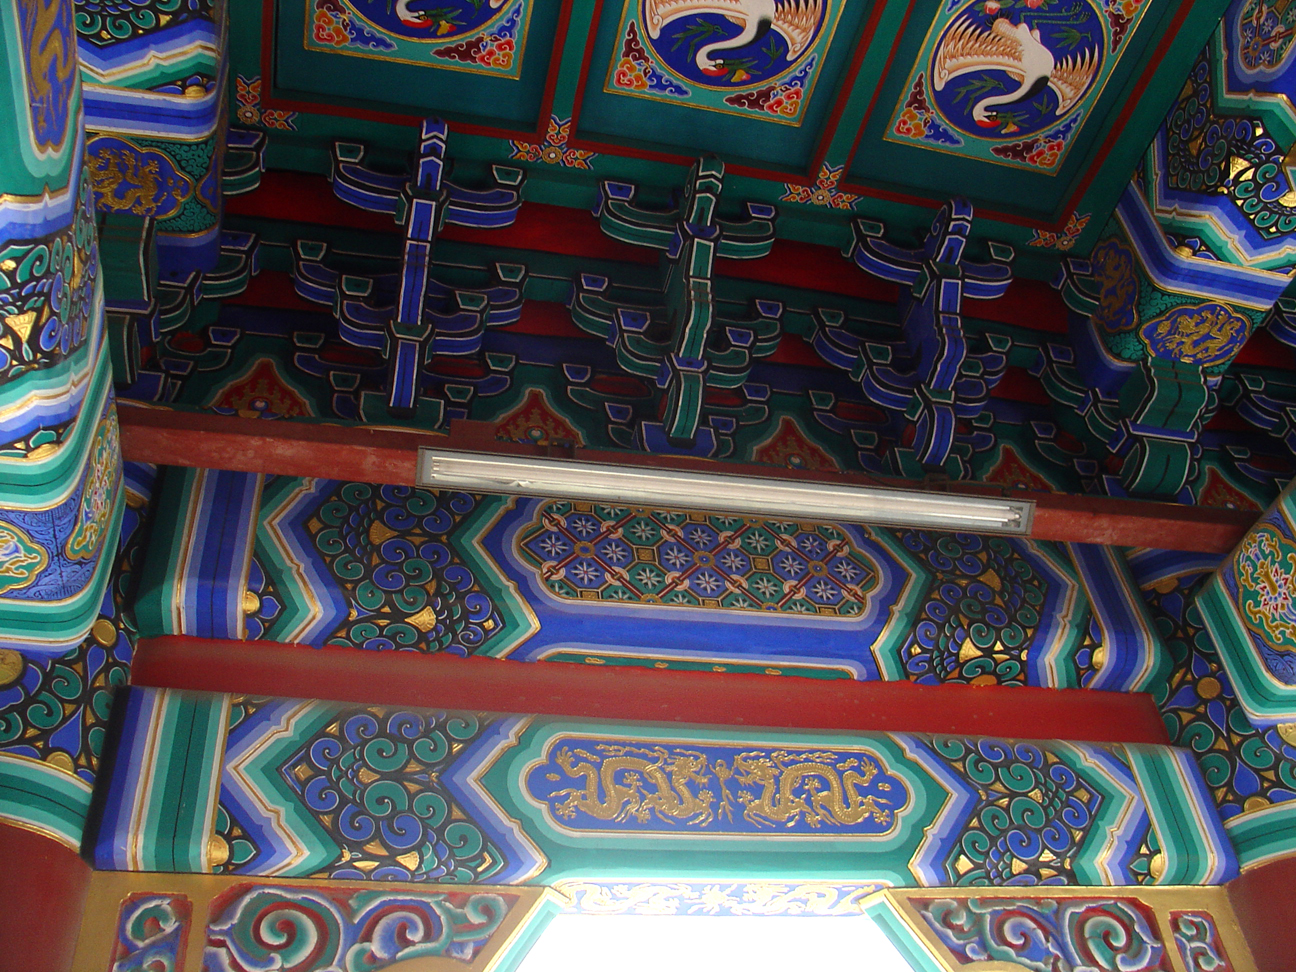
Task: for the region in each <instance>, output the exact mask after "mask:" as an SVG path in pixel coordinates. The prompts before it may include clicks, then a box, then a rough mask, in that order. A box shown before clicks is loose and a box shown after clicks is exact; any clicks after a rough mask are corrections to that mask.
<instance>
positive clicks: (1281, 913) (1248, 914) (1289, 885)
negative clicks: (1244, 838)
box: [1228, 857, 1296, 972]
mask: <svg viewBox="0 0 1296 972" xmlns="http://www.w3.org/2000/svg"><path fill="white" fill-rule="evenodd" d="M1228 892H1229V899H1230V900H1231V901H1232V902H1233V910H1234V912H1235V913H1236V914H1237V919H1238V924H1239V925H1241V926H1242V933H1243V934H1244V935H1246V940H1247V944H1248V945H1250V946H1251V954H1252V955H1253V956H1254V957H1255V961H1256V969H1257V970H1258V972H1292V970H1293V969H1296V857H1286V858H1283V859H1281V860H1277V861H1273V862H1271V863H1269V864H1262V865H1260V866H1259V867H1255V868H1251V869H1250V870H1248V871H1246V872H1245V873H1244V874H1243V875H1242V876H1241V877H1239V878H1236V879H1234V880H1233V881H1231V882H1229V885H1228Z"/></svg>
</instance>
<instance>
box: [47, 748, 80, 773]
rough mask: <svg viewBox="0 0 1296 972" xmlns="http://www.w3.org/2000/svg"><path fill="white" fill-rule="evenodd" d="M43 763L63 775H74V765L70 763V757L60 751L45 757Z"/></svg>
mask: <svg viewBox="0 0 1296 972" xmlns="http://www.w3.org/2000/svg"><path fill="white" fill-rule="evenodd" d="M45 762H47V763H49V764H50V765H51V766H54V767H57V768H58V769H61V770H62V771H63V772H64V773H75V772H76V764H74V763H73V762H72V757H71V756H69V755H68V754H67V753H65V752H62V751H57V752H53V753H50V754H49V755H48V756H46V757H45Z"/></svg>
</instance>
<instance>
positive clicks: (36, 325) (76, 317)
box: [0, 166, 99, 384]
mask: <svg viewBox="0 0 1296 972" xmlns="http://www.w3.org/2000/svg"><path fill="white" fill-rule="evenodd" d="M94 178H95V177H94V171H93V168H92V166H87V167H86V169H84V170H82V177H81V183H80V185H79V186H78V187H77V200H76V208H75V211H74V213H73V215H72V219H71V220H70V222H69V223H68V224H67V225H64V226H62V227H60V228H59V229H56V230H55V231H54V232H52V233H49V234H48V235H45V236H42V237H40V238H36V239H21V240H8V241H2V242H0V384H3V383H4V382H7V381H10V380H12V379H14V378H17V377H18V376H19V375H22V374H25V373H27V372H29V371H34V370H37V369H41V368H50V367H53V366H55V365H57V364H59V363H60V362H62V361H65V360H66V359H67V358H68V357H70V356H72V355H74V354H75V353H76V351H77V350H78V349H79V348H80V347H81V346H82V345H83V344H85V342H86V338H87V337H89V336H90V335H91V334H92V333H93V326H92V325H93V322H94V314H95V287H96V286H97V284H98V282H99V248H98V246H97V245H96V241H95V196H94V192H93V190H92V187H93V183H94Z"/></svg>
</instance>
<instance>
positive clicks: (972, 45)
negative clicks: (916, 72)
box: [931, 16, 1102, 134]
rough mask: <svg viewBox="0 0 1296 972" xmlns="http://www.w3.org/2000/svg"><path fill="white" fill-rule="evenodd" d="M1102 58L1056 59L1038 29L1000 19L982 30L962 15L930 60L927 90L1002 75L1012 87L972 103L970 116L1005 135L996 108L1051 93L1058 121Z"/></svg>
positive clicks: (1006, 125) (1008, 126) (1091, 54)
mask: <svg viewBox="0 0 1296 972" xmlns="http://www.w3.org/2000/svg"><path fill="white" fill-rule="evenodd" d="M1101 59H1102V55H1101V50H1100V49H1092V48H1090V49H1085V50H1082V51H1078V52H1075V53H1072V54H1068V55H1067V56H1066V57H1064V58H1062V59H1061V60H1059V59H1057V58H1056V57H1055V56H1054V54H1053V52H1052V51H1051V50H1049V48H1048V47H1047V46H1046V45H1045V43H1044V41H1043V39H1042V38H1041V36H1040V31H1039V29H1038V27H1032V26H1030V25H1028V24H1026V23H1024V22H1023V23H1018V24H1014V23H1011V22H1010V21H1009V20H1008V19H1007V18H1005V17H999V18H997V19H996V20H995V21H994V23H993V24H991V26H990V27H989V29H986V28H985V27H983V26H981V25H979V24H977V23H976V22H974V21H973V20H971V19H969V18H968V17H966V16H965V17H962V18H960V19H959V20H957V21H956V22H955V23H954V24H953V25H952V26H951V27H950V29H949V30H948V31H947V32H946V34H945V36H944V37H942V38H941V43H940V46H939V47H938V48H937V49H936V53H935V56H934V57H933V58H932V68H931V74H932V87H933V88H934V89H935V90H936V91H943V90H944V89H945V86H946V85H947V84H949V83H950V81H952V80H953V79H954V78H957V77H960V76H962V75H969V74H973V73H976V72H981V71H1002V72H1003V73H1005V74H1007V75H1008V76H1009V77H1010V78H1012V79H1013V80H1014V81H1016V82H1017V87H1016V88H1015V89H1012V90H1009V91H1006V92H1004V93H1003V94H997V95H985V96H984V97H981V98H979V99H978V100H976V101H975V102H974V103H973V104H972V112H971V114H972V120H973V121H975V122H976V124H977V125H979V126H981V127H982V128H999V129H1000V130H1001V131H1002V132H1003V133H1004V134H1010V133H1011V132H1013V131H1014V126H1013V123H1012V122H1011V120H1008V121H1004V120H1002V119H1001V118H1000V117H998V116H999V112H998V111H997V109H999V108H1002V107H1005V106H1008V105H1012V104H1016V103H1018V102H1023V101H1026V100H1028V99H1030V98H1033V97H1035V96H1036V95H1038V94H1040V93H1041V92H1043V91H1044V90H1045V89H1051V90H1052V92H1053V94H1054V95H1055V96H1056V97H1057V105H1056V106H1055V107H1054V108H1053V113H1054V114H1055V115H1056V116H1057V118H1058V119H1061V118H1063V117H1065V116H1066V114H1067V113H1068V112H1069V111H1070V110H1071V109H1072V108H1073V107H1075V105H1076V104H1077V103H1079V101H1080V99H1081V98H1083V97H1084V96H1085V93H1086V92H1087V91H1088V90H1089V86H1090V85H1091V84H1092V83H1093V79H1094V77H1095V76H1096V75H1097V73H1098V67H1099V64H1100V62H1101Z"/></svg>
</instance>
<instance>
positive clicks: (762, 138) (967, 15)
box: [230, 0, 1224, 245]
mask: <svg viewBox="0 0 1296 972" xmlns="http://www.w3.org/2000/svg"><path fill="white" fill-rule="evenodd" d="M1223 9H1224V4H1223V3H1220V2H1218V0H1211V2H1198V3H1192V4H1182V3H1175V2H1169V0H879V2H871V0H788V2H784V3H776V2H774V0H275V2H267V3H265V4H264V5H263V4H259V3H257V2H255V0H231V2H230V14H231V30H232V33H231V38H230V40H231V44H230V51H231V66H232V70H233V72H234V73H235V74H236V76H237V83H238V92H239V94H238V98H239V101H240V105H241V106H242V108H243V109H251V110H253V111H261V112H264V111H265V110H266V109H269V110H270V111H271V112H279V113H281V114H282V115H283V118H284V125H283V128H284V129H288V128H291V129H292V130H293V131H291V132H289V131H283V132H282V133H280V132H276V133H275V137H274V139H273V141H272V149H271V152H270V155H269V156H268V159H267V162H268V164H269V165H270V166H271V167H285V168H308V169H313V170H315V171H320V172H325V171H327V159H326V158H324V157H322V153H321V149H322V148H323V147H324V145H326V144H327V140H328V139H331V138H335V137H344V138H346V137H353V138H356V139H357V140H359V139H363V140H365V141H367V142H368V143H370V144H371V145H372V146H374V151H375V153H378V155H376V156H375V157H376V158H377V157H380V156H381V153H382V151H383V150H384V149H386V150H387V151H388V152H389V153H391V157H390V161H392V162H393V163H396V162H398V161H399V160H401V159H402V158H403V155H404V153H405V152H406V151H408V150H409V149H410V148H412V147H413V146H412V143H411V137H412V135H413V132H414V127H413V126H414V125H415V124H416V123H417V121H418V120H419V119H421V118H423V117H425V116H430V115H436V116H439V117H442V118H444V119H446V120H447V121H448V122H449V123H450V133H451V134H450V145H449V148H450V154H452V155H453V156H454V157H455V158H456V161H457V163H458V164H459V165H460V166H461V167H462V166H465V165H468V166H471V163H472V161H473V160H476V161H478V162H493V163H498V162H501V161H505V160H515V161H525V162H534V163H542V164H541V165H537V166H535V167H528V168H529V178H530V183H529V185H528V191H527V198H528V199H532V200H535V201H540V202H553V203H559V204H567V205H582V206H584V205H589V204H591V203H592V202H593V194H594V191H595V187H596V178H590V177H589V176H596V177H598V178H617V179H624V180H627V181H635V182H639V183H641V184H645V185H648V186H659V187H673V186H676V185H678V183H679V181H680V178H681V175H682V173H681V172H680V170H679V168H678V166H682V165H687V164H690V163H691V162H692V161H693V160H694V159H696V158H697V157H698V156H699V155H700V154H702V153H707V152H709V153H715V154H717V155H718V156H720V157H721V158H722V159H723V160H724V161H725V162H726V163H727V166H728V173H729V175H730V177H731V185H734V186H735V190H734V191H735V193H736V194H737V195H738V196H740V197H743V198H752V199H756V200H759V201H761V202H768V203H773V204H782V205H781V206H780V209H781V212H780V216H781V225H780V228H779V235H780V236H789V237H793V238H800V239H805V240H810V241H814V242H828V243H833V244H842V243H844V242H846V241H847V240H848V239H849V234H848V229H847V218H846V217H847V216H848V214H851V213H854V214H857V215H865V216H867V217H869V218H874V219H879V220H884V221H886V222H887V224H888V226H889V227H897V226H898V227H900V228H901V229H902V230H905V229H909V228H915V229H916V228H919V227H922V226H925V224H926V223H927V222H928V221H929V220H930V217H931V210H932V208H933V207H934V206H936V205H939V203H940V202H943V201H944V200H946V199H948V198H950V197H951V196H954V195H963V196H966V197H967V198H968V199H969V200H970V201H971V202H972V203H973V205H974V206H975V207H976V209H977V212H978V216H979V226H980V228H981V232H984V233H986V234H988V235H989V236H991V237H993V238H998V239H1002V240H1004V241H1005V242H1009V243H1013V244H1016V245H1021V244H1024V243H1028V242H1029V241H1030V240H1032V239H1035V238H1037V237H1038V232H1037V231H1041V232H1054V233H1063V234H1066V233H1068V232H1069V233H1070V238H1071V239H1072V240H1075V239H1077V238H1078V239H1079V240H1080V241H1081V243H1082V245H1083V243H1085V242H1088V240H1087V238H1086V236H1085V233H1086V232H1087V233H1089V234H1090V235H1094V234H1096V232H1097V229H1098V224H1100V223H1101V221H1102V216H1101V215H1099V216H1098V218H1091V220H1089V221H1086V220H1085V217H1086V216H1090V217H1092V216H1093V215H1094V214H1106V213H1107V212H1110V211H1111V209H1112V208H1113V206H1114V205H1115V202H1116V199H1117V198H1118V196H1119V194H1120V192H1121V190H1122V189H1123V187H1124V186H1125V185H1126V184H1127V182H1128V180H1129V177H1130V174H1131V173H1132V172H1133V170H1134V168H1135V166H1136V164H1137V163H1138V161H1139V156H1140V155H1141V153H1142V151H1143V148H1144V146H1146V145H1147V144H1148V142H1149V141H1150V140H1151V139H1152V137H1153V135H1154V133H1155V131H1156V128H1157V126H1158V125H1159V124H1160V123H1161V121H1162V120H1163V119H1164V117H1165V113H1166V111H1167V110H1168V108H1169V107H1170V105H1171V103H1172V101H1173V99H1174V97H1175V95H1176V94H1177V93H1178V91H1179V89H1180V87H1181V86H1182V83H1183V78H1184V76H1185V75H1186V74H1187V73H1188V71H1189V69H1190V67H1191V66H1192V62H1193V59H1194V58H1195V56H1196V55H1197V53H1198V52H1199V51H1200V50H1201V48H1202V46H1203V44H1204V43H1205V42H1206V40H1207V39H1208V36H1209V34H1210V31H1211V30H1212V29H1213V28H1214V27H1215V26H1216V25H1217V24H1218V22H1219V18H1220V15H1221V14H1222V12H1223ZM294 112H295V113H296V114H295V115H294V114H291V113H294ZM322 141H323V142H324V145H322V144H321V142H322ZM587 174H588V175H587ZM582 177H583V178H582ZM788 204H791V205H788ZM1077 223H1079V225H1078V226H1077ZM1086 223H1087V230H1086V228H1085V227H1086Z"/></svg>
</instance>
